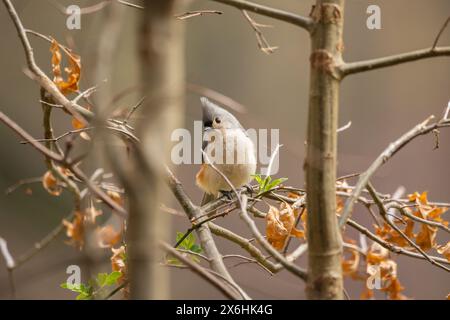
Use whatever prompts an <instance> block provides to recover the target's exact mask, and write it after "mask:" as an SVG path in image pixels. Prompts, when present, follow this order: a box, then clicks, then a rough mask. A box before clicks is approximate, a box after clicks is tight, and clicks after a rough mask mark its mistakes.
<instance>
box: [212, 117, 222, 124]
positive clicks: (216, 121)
mask: <svg viewBox="0 0 450 320" xmlns="http://www.w3.org/2000/svg"><path fill="white" fill-rule="evenodd" d="M214 122H215V123H217V124H219V123H220V122H222V120H220V118H217V117H215V118H214Z"/></svg>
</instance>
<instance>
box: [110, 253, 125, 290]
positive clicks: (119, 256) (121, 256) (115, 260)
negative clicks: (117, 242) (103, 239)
mask: <svg viewBox="0 0 450 320" xmlns="http://www.w3.org/2000/svg"><path fill="white" fill-rule="evenodd" d="M111 251H112V253H113V255H112V257H111V268H112V270H113V271H119V272H120V273H121V274H122V275H121V277H120V278H119V280H118V283H123V282H124V281H125V279H126V278H127V264H126V251H125V246H121V247H119V248H117V249H115V248H111Z"/></svg>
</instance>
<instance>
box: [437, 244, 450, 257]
mask: <svg viewBox="0 0 450 320" xmlns="http://www.w3.org/2000/svg"><path fill="white" fill-rule="evenodd" d="M437 252H438V253H439V254H442V255H443V256H444V257H445V258H446V259H447V260H448V261H450V241H449V242H447V244H446V245H443V246H438V247H437Z"/></svg>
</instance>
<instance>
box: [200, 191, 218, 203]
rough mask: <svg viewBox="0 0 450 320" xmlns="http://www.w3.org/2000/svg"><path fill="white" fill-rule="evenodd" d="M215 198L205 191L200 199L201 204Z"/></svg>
mask: <svg viewBox="0 0 450 320" xmlns="http://www.w3.org/2000/svg"><path fill="white" fill-rule="evenodd" d="M215 199H216V196H215V195H213V194H210V193H206V192H205V193H204V194H203V199H202V202H201V205H202V206H203V205H205V204H207V203H208V202H211V201H213V200H215Z"/></svg>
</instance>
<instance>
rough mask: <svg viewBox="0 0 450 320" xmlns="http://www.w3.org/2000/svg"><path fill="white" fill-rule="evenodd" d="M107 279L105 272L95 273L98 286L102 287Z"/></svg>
mask: <svg viewBox="0 0 450 320" xmlns="http://www.w3.org/2000/svg"><path fill="white" fill-rule="evenodd" d="M107 279H108V274H107V273H99V274H97V279H96V283H97V285H98V286H99V287H103V286H105V285H106V281H107Z"/></svg>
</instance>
